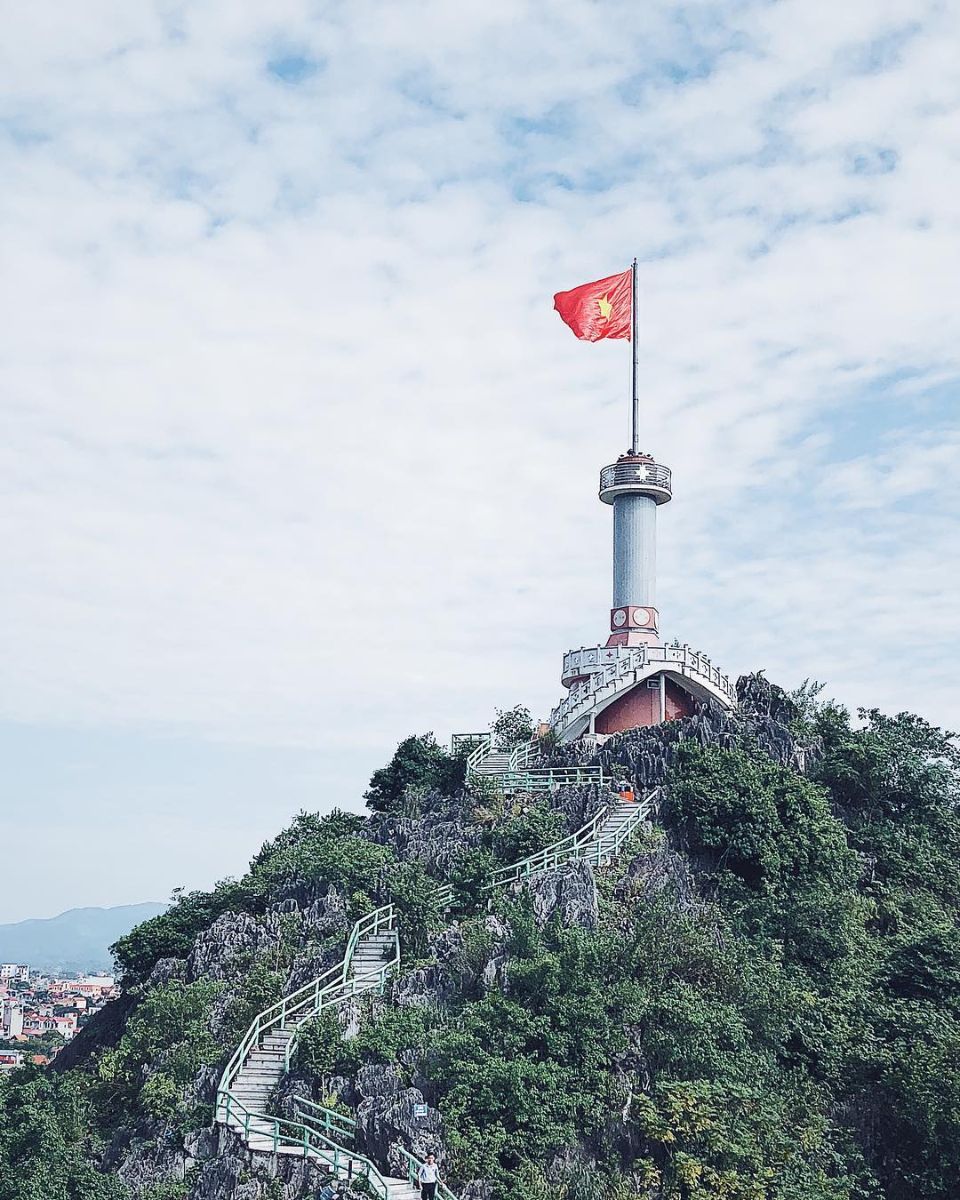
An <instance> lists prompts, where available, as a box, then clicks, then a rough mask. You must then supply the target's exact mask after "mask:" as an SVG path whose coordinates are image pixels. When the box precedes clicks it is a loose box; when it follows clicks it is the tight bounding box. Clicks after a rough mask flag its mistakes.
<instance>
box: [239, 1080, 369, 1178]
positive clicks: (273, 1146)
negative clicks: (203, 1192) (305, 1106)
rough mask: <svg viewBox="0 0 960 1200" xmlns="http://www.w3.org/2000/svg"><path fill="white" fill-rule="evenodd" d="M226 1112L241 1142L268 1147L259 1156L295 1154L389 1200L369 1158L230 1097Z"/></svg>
mask: <svg viewBox="0 0 960 1200" xmlns="http://www.w3.org/2000/svg"><path fill="white" fill-rule="evenodd" d="M226 1112H227V1116H226V1120H227V1123H228V1124H229V1125H230V1126H231V1128H233V1129H237V1130H239V1129H242V1130H243V1136H244V1141H245V1142H247V1143H248V1144H249V1142H250V1139H251V1138H257V1139H259V1140H260V1141H261V1142H267V1143H269V1144H268V1145H265V1146H257V1147H255V1149H256V1150H257V1151H259V1152H260V1153H266V1154H279V1153H281V1152H282V1151H284V1150H287V1151H295V1152H296V1153H297V1154H298V1155H300V1156H302V1157H303V1158H310V1159H315V1160H317V1161H319V1162H322V1163H323V1164H324V1165H325V1166H327V1167H328V1168H329V1169H330V1170H331V1171H332V1172H333V1173H334V1174H335V1175H337V1176H339V1177H340V1178H344V1177H345V1178H347V1179H364V1180H366V1182H367V1184H368V1185H369V1187H370V1190H371V1192H372V1193H373V1194H374V1195H375V1196H378V1197H380V1200H390V1185H389V1183H388V1182H387V1179H386V1178H385V1177H384V1176H383V1175H382V1174H381V1173H380V1170H379V1169H378V1167H377V1166H376V1165H375V1164H374V1163H372V1162H371V1161H370V1159H369V1158H366V1157H365V1156H364V1155H362V1154H358V1153H357V1152H356V1150H348V1149H346V1148H345V1147H343V1146H338V1145H337V1143H336V1142H335V1141H333V1140H332V1139H331V1138H329V1137H327V1136H326V1135H325V1134H323V1133H321V1132H320V1131H319V1130H317V1129H315V1128H313V1127H312V1126H310V1125H307V1124H305V1123H304V1122H303V1121H288V1120H286V1119H285V1118H283V1117H271V1116H267V1115H265V1114H263V1113H252V1112H251V1111H250V1110H249V1109H248V1108H247V1107H246V1106H245V1105H244V1104H243V1103H242V1102H241V1101H239V1100H237V1099H236V1097H235V1096H230V1095H228V1097H227V1101H226Z"/></svg>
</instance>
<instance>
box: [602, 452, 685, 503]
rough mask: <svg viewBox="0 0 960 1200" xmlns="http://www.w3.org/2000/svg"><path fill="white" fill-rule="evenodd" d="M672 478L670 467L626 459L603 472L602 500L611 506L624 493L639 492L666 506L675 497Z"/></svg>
mask: <svg viewBox="0 0 960 1200" xmlns="http://www.w3.org/2000/svg"><path fill="white" fill-rule="evenodd" d="M671 478H672V477H671V473H670V468H669V467H664V466H662V465H661V464H660V463H655V462H648V461H647V460H646V459H643V458H629V457H624V458H622V459H620V461H619V462H615V463H611V464H610V466H609V467H604V468H603V469H602V470H601V472H600V499H601V500H603V501H604V503H607V504H609V503H612V501H613V498H614V497H615V496H617V495H619V494H620V493H622V492H638V491H639V492H645V493H647V494H648V495H650V496H652V497H653V498H654V499H655V500H656V502H657V503H658V504H664V503H666V501H667V500H669V499H670V497H671V496H672V495H673V485H672V483H671Z"/></svg>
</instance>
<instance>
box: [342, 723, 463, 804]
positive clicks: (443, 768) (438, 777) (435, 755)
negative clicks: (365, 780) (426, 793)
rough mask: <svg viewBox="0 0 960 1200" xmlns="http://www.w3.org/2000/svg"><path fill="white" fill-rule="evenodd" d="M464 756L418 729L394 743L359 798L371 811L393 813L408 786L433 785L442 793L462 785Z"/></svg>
mask: <svg viewBox="0 0 960 1200" xmlns="http://www.w3.org/2000/svg"><path fill="white" fill-rule="evenodd" d="M464 770H465V767H464V759H463V757H461V756H455V755H452V754H450V753H448V752H447V751H446V750H444V748H443V747H442V746H440V745H438V743H437V740H436V738H435V737H434V736H433V734H432V733H421V734H417V735H414V736H411V737H408V738H404V739H403V741H402V742H401V743H400V744H399V746H397V748H396V750H395V751H394V755H393V758H392V759H391V760H390V762H388V763H387V765H386V766H385V767H380V768H379V769H378V770H376V771H374V773H373V775H371V777H370V786H369V787H368V788H367V790H366V792H364V795H363V798H364V800H366V802H367V806H368V807H369V808H371V809H372V810H373V811H374V812H380V813H396V812H399V811H400V809H401V808H402V805H403V799H404V795H405V793H406V792H407V790H408V789H421V790H430V789H434V790H436V791H438V792H440V793H442V794H443V795H445V796H452V795H455V794H456V793H457V792H459V791H461V790H462V788H463V780H464Z"/></svg>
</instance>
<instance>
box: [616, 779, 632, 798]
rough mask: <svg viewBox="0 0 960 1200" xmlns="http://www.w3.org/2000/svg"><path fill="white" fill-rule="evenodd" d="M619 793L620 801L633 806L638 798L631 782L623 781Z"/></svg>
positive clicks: (618, 789)
mask: <svg viewBox="0 0 960 1200" xmlns="http://www.w3.org/2000/svg"><path fill="white" fill-rule="evenodd" d="M617 791H618V792H619V793H620V799H621V800H623V801H624V802H625V803H626V804H633V802H634V801H635V800H636V798H637V794H636V792H635V791H634V790H633V784H632V783H630V782H629V780H626V779H624V780H621V782H620V784H619V786H618V788H617Z"/></svg>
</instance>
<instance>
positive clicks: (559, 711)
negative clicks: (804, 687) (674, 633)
mask: <svg viewBox="0 0 960 1200" xmlns="http://www.w3.org/2000/svg"><path fill="white" fill-rule="evenodd" d="M604 649H605V647H603V646H596V647H594V646H582V647H581V648H580V649H579V650H570V651H568V652H567V653H566V654H565V655H564V668H563V669H564V674H568V673H570V672H573V671H575V670H579V669H583V670H585V671H588V672H589V673H588V674H587V676H586V678H584V679H582V680H581V681H580V682H579V683H575V684H574V685H573V686H572V687H571V688H570V691H569V692H568V694H567V695H566V696H565V697H564V698H563V699H562V700H561V701H560V703H559V704H558V705H557V707H556V708H555V709H554V710H553V711H552V712H551V714H550V724H551V726H553V727H554V728H556V726H557V724H558V723H559V722H560V721H564V722H567V723H569V722H572V721H574V720H576V719H578V718H579V717H581V716H582V715H583V713H584V712H589V711H590V710H591V709H592V708H593V707H594V702H593V701H594V697H595V696H596V695H597V694H598V693H599V692H604V691H606V690H607V689H608V688H611V687H612V688H613V690H614V692H615V693H616V692H617V691H619V690H624V691H626V690H628V689H629V688H631V687H632V686H633V685H634V683H635V682H636V672H639V671H644V670H646V669H647V668H648V667H656V666H658V665H662V666H664V667H667V668H669V667H670V666H676V667H679V669H680V672H681V673H685V672H688V673H690V674H691V675H692V676H700V677H701V679H706V680H709V682H710V684H711V686H712V687H715V688H716V689H717V691H719V692H721V693H722V694H723V695H724V696H725V697H726V698H727V700H728V701H729V702H730V703H731V704H733V705H735V704H736V702H737V690H736V688H735V687H734V685H733V684H731V682H730V679H729V676H727V675H724V674H723V673H722V672H721V670H720V668H719V667H715V666H714V665H713V663H712V662H711V661H710V659H709V658H708V657H707V655H705V654H702V653H701V652H700V651H698V650H694V649H692V647H690V646H687V645H683V646H635V647H631V648H630V649H629V650H628V651H627V652H626V653H622V652H621V651H620V650H618V651H617V657H616V658H615V659H614V660H613V661H612V662H610V663H609V664H607V665H602V664H601V663H600V657H599V656H600V654H601V653H602V652H603V651H604ZM594 651H596V652H597V660H596V662H594V661H593V660H591V661H590V662H589V663H584V664H583V667H582V668H581V667H580V665H579V663H580V661H582V660H577V659H575V656H577V655H583V654H593V653H594Z"/></svg>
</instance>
